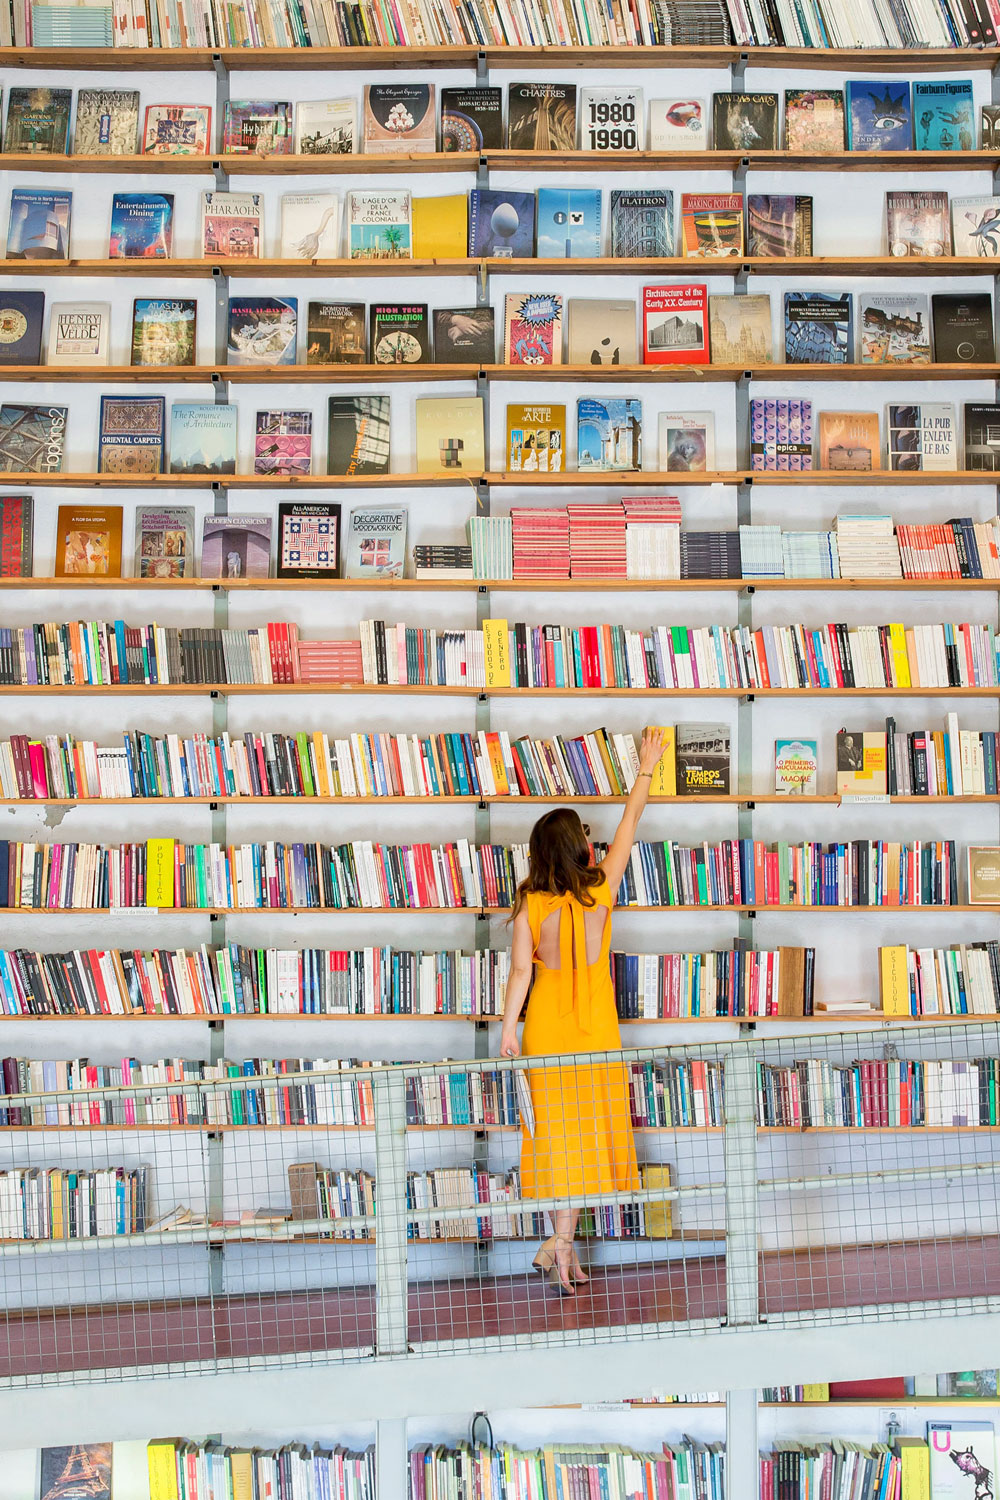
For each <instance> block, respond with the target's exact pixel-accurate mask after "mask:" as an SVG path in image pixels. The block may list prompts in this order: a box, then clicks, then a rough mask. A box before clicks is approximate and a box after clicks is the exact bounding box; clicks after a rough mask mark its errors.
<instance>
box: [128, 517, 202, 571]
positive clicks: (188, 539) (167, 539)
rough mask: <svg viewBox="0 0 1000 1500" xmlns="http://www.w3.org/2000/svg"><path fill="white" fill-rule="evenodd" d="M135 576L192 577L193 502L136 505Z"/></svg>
mask: <svg viewBox="0 0 1000 1500" xmlns="http://www.w3.org/2000/svg"><path fill="white" fill-rule="evenodd" d="M135 576H136V577H137V578H193V577H194V506H193V505H140V506H139V507H138V508H137V510H136V513H135Z"/></svg>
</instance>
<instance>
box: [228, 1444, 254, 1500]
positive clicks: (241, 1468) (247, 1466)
mask: <svg viewBox="0 0 1000 1500" xmlns="http://www.w3.org/2000/svg"><path fill="white" fill-rule="evenodd" d="M228 1453H229V1465H230V1474H231V1475H232V1488H231V1490H230V1494H231V1495H232V1500H253V1455H252V1454H251V1453H250V1452H249V1450H248V1449H246V1448H230V1449H229V1450H228Z"/></svg>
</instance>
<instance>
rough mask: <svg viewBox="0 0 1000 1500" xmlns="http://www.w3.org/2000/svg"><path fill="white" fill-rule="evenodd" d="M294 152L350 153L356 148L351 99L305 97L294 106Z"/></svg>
mask: <svg viewBox="0 0 1000 1500" xmlns="http://www.w3.org/2000/svg"><path fill="white" fill-rule="evenodd" d="M294 146H295V154H296V155H297V156H352V155H353V154H354V152H355V151H356V150H357V149H358V108H357V105H356V104H355V102H354V100H353V99H304V100H303V101H302V102H301V104H297V105H296V106H295V135H294Z"/></svg>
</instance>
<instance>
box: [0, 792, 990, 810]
mask: <svg viewBox="0 0 1000 1500" xmlns="http://www.w3.org/2000/svg"><path fill="white" fill-rule="evenodd" d="M625 800H626V798H625V794H624V793H621V794H614V795H610V796H607V797H603V796H591V795H588V794H586V793H584V792H551V793H547V794H543V795H540V796H524V797H501V796H496V797H494V796H490V795H484V796H481V797H480V796H477V795H474V794H471V795H469V796H456V797H432V796H430V795H421V796H413V797H407V796H400V797H395V796H386V797H377V796H372V797H307V796H305V795H302V796H294V795H289V796H276V797H228V796H225V795H224V794H219V795H216V794H214V793H209V794H208V795H206V796H204V797H3V796H0V807H213V806H216V805H220V806H226V807H271V806H277V807H292V806H298V805H300V804H304V805H306V806H308V807H358V806H361V807H404V806H407V807H408V806H414V805H421V806H422V805H423V804H425V803H427V802H432V803H434V805H435V806H441V807H466V806H471V807H480V806H482V805H483V804H485V805H487V806H489V807H534V806H536V805H543V806H544V805H546V804H548V803H551V802H565V801H572V802H573V803H574V804H576V803H583V804H585V805H587V806H592V805H597V806H617V805H620V804H621V803H623V802H625ZM748 802H754V803H761V804H762V805H763V806H765V807H791V808H796V807H821V806H822V807H851V806H855V805H867V804H852V803H851V801H850V798H846V799H845V798H843V797H839V796H836V795H834V794H830V795H828V796H824V795H816V796H803V797H782V796H779V795H778V794H776V793H773V792H768V793H755V792H731V793H720V794H719V795H718V796H711V795H706V796H703V797H685V796H674V797H657V796H655V795H654V796H651V797H650V798H649V805H650V806H651V807H688V806H692V807H698V806H701V807H706V806H708V807H719V806H721V807H729V806H737V807H739V806H744V805H746V804H747V803H748ZM998 802H1000V794H998V793H984V794H982V795H979V794H973V793H968V794H963V795H955V796H946V797H890V798H889V799H888V805H890V806H893V807H897V806H900V807H905V806H910V805H914V806H920V807H922V806H935V805H937V804H939V803H941V804H944V805H955V804H963V805H964V804H966V803H972V804H977V805H980V804H981V805H985V806H994V805H995V804H997V803H998ZM877 805H879V806H885V805H886V804H884V803H880V804H877Z"/></svg>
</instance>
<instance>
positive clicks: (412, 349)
mask: <svg viewBox="0 0 1000 1500" xmlns="http://www.w3.org/2000/svg"><path fill="white" fill-rule="evenodd" d="M368 341H369V345H370V347H371V351H372V364H375V365H415V364H420V363H424V364H426V363H427V362H428V361H429V360H430V357H431V348H430V338H429V334H428V327H427V303H426V302H419V303H417V302H408V303H404V302H373V303H372V304H371V306H370V307H369V309H368Z"/></svg>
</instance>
